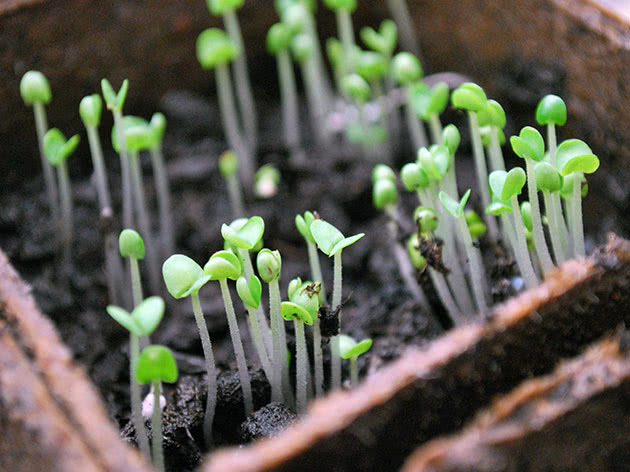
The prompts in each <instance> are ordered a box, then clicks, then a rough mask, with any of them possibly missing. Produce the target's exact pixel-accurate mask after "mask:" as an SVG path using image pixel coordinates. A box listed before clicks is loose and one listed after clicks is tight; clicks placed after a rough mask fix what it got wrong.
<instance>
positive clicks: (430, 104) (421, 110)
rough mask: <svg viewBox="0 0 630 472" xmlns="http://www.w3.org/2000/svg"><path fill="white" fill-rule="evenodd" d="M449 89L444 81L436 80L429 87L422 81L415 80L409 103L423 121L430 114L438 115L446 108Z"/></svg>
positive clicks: (427, 118) (428, 117) (427, 119)
mask: <svg viewBox="0 0 630 472" xmlns="http://www.w3.org/2000/svg"><path fill="white" fill-rule="evenodd" d="M449 93H450V90H449V88H448V85H447V84H446V83H445V82H438V83H437V84H435V85H434V86H433V87H429V86H428V85H426V84H425V83H424V82H417V83H416V84H414V85H413V87H412V91H411V94H412V95H411V103H412V105H413V108H414V110H415V112H416V114H417V115H418V116H419V117H420V118H422V119H423V120H425V121H429V119H430V118H431V115H439V114H440V113H442V112H443V111H444V110H445V109H446V105H447V104H448V96H449Z"/></svg>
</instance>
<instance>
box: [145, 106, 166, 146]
mask: <svg viewBox="0 0 630 472" xmlns="http://www.w3.org/2000/svg"><path fill="white" fill-rule="evenodd" d="M149 126H150V127H151V130H152V131H153V147H154V148H155V147H157V146H158V145H159V144H160V143H161V142H162V138H164V133H165V132H166V117H165V116H164V113H160V112H157V113H153V116H152V117H151V122H150V123H149Z"/></svg>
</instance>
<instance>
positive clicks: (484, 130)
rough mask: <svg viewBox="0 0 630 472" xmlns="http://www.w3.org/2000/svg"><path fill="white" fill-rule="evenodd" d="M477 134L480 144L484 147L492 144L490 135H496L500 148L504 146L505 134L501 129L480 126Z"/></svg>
mask: <svg viewBox="0 0 630 472" xmlns="http://www.w3.org/2000/svg"><path fill="white" fill-rule="evenodd" d="M479 132H480V134H481V144H483V146H484V147H488V146H490V144H491V143H492V133H497V140H498V141H499V145H500V146H503V145H504V144H505V133H503V130H502V129H501V128H496V127H494V126H490V125H488V126H482V127H481V128H479Z"/></svg>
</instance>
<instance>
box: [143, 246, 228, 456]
mask: <svg viewBox="0 0 630 472" xmlns="http://www.w3.org/2000/svg"><path fill="white" fill-rule="evenodd" d="M162 276H163V277H164V283H165V284H166V288H167V290H168V292H169V293H170V294H171V296H172V297H173V298H176V299H180V298H186V297H190V299H191V301H192V307H193V313H194V315H195V321H196V322H197V328H198V329H199V337H200V338H201V347H202V348H203V355H204V358H205V360H206V371H207V373H208V398H207V400H206V413H205V415H204V419H203V434H204V438H205V441H206V445H210V444H212V422H213V420H214V411H215V408H216V402H217V369H216V366H215V363H214V354H213V353H212V343H211V341H210V335H209V334H208V327H207V326H206V320H205V319H204V317H203V312H202V311H201V304H200V303H199V290H200V289H201V287H203V286H204V285H205V284H206V283H208V281H209V280H210V276H209V275H206V274H204V272H203V269H202V268H201V267H200V266H199V264H197V263H196V262H195V261H193V260H192V259H191V258H190V257H188V256H184V255H182V254H174V255H172V256H171V257H169V258H168V259H166V261H164V264H163V265H162ZM154 394H155V395H156V397H155V398H159V396H158V395H157V393H156V392H154Z"/></svg>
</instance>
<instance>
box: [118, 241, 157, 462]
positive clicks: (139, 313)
mask: <svg viewBox="0 0 630 472" xmlns="http://www.w3.org/2000/svg"><path fill="white" fill-rule="evenodd" d="M121 236H122V234H121ZM121 239H122V238H121ZM125 239H127V238H125ZM141 242H142V240H140V243H141ZM137 244H138V241H137V240H136V241H135V242H134V241H131V240H129V244H127V243H125V244H124V245H123V244H121V254H122V252H123V251H122V249H123V246H124V247H125V248H126V247H127V246H130V247H129V248H128V249H130V250H131V252H132V253H136V254H137V255H139V252H140V247H139V246H137ZM142 249H144V248H142ZM142 252H144V251H142ZM123 257H125V256H123ZM130 257H133V256H130ZM107 313H108V314H109V316H111V317H112V318H113V319H114V320H115V321H116V322H117V323H118V324H120V325H121V326H122V327H123V328H125V329H126V330H127V331H129V392H130V396H131V418H132V419H133V426H134V428H135V430H136V440H137V441H138V446H139V448H140V451H141V452H142V455H143V456H145V457H149V439H148V437H147V433H146V430H145V427H144V421H143V419H142V398H141V392H140V384H139V383H138V381H137V380H136V375H135V374H136V371H137V368H138V358H139V357H140V338H141V337H143V336H150V335H151V334H152V333H153V331H155V329H156V328H157V327H158V325H159V324H160V321H162V317H163V316H164V300H162V298H160V297H149V298H147V299H146V300H144V301H142V300H140V303H138V304H136V306H135V308H134V309H133V311H132V312H131V313H129V312H127V311H126V310H124V309H123V308H121V307H118V306H114V305H109V306H108V307H107ZM154 398H159V396H156V397H154ZM154 431H155V430H154Z"/></svg>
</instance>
